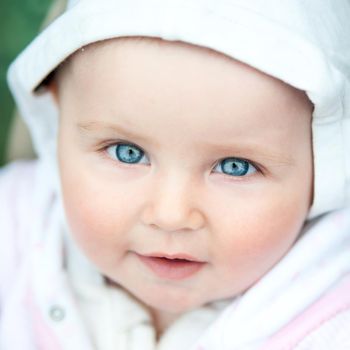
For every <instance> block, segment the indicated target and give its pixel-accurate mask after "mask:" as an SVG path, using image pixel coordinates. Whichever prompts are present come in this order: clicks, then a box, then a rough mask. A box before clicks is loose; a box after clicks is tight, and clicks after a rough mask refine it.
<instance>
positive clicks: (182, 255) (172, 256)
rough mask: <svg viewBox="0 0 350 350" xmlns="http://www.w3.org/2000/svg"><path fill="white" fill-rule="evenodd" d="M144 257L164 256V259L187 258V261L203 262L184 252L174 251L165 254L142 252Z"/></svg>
mask: <svg viewBox="0 0 350 350" xmlns="http://www.w3.org/2000/svg"><path fill="white" fill-rule="evenodd" d="M142 255H143V256H144V257H147V258H165V259H169V260H175V259H178V260H187V261H193V262H203V261H200V260H199V259H197V258H195V257H193V256H191V255H189V254H186V253H174V254H167V253H158V252H155V253H150V254H142Z"/></svg>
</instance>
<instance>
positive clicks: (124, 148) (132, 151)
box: [116, 144, 144, 164]
mask: <svg viewBox="0 0 350 350" xmlns="http://www.w3.org/2000/svg"><path fill="white" fill-rule="evenodd" d="M143 154H144V153H143V151H142V150H141V149H139V148H138V147H136V146H134V145H127V144H119V145H117V148H116V156H117V158H118V160H120V161H121V162H123V163H130V164H134V163H138V162H139V161H140V160H141V159H142V157H143Z"/></svg>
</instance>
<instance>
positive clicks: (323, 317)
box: [261, 276, 350, 350]
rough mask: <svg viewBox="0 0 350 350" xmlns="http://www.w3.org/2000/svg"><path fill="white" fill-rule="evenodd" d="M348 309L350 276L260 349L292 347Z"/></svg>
mask: <svg viewBox="0 0 350 350" xmlns="http://www.w3.org/2000/svg"><path fill="white" fill-rule="evenodd" d="M348 309H350V276H348V277H346V278H345V279H344V280H343V281H342V282H341V283H340V285H338V286H337V287H336V288H335V289H334V290H332V291H331V292H330V293H329V294H327V295H326V296H324V297H322V298H321V299H319V300H318V301H317V302H315V303H314V304H312V305H311V306H310V307H309V308H308V309H307V310H306V311H305V312H303V313H302V314H301V315H300V316H298V317H297V318H295V319H294V320H293V321H292V322H291V323H289V324H288V325H287V326H286V327H284V328H283V329H282V330H281V331H279V332H278V333H277V334H275V335H274V336H272V337H271V338H269V340H268V341H267V342H266V343H265V344H264V345H263V346H262V347H261V350H289V349H293V348H294V347H295V346H296V345H297V344H298V343H300V342H301V341H302V340H303V339H304V338H305V337H306V336H307V335H309V334H310V333H312V332H313V331H315V330H316V329H317V328H318V327H320V326H321V325H322V324H324V323H325V322H327V321H328V320H330V319H331V318H333V317H334V316H336V315H337V314H339V313H341V312H343V311H345V310H348Z"/></svg>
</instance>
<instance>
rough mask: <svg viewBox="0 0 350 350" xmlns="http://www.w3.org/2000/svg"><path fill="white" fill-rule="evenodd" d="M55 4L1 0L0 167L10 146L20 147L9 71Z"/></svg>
mask: <svg viewBox="0 0 350 350" xmlns="http://www.w3.org/2000/svg"><path fill="white" fill-rule="evenodd" d="M51 3H52V0H0V166H1V165H3V164H5V162H6V160H7V158H8V157H11V155H10V154H9V153H11V152H12V150H10V149H11V148H16V147H15V146H16V145H15V143H16V142H17V141H16V140H14V141H12V140H11V141H10V139H9V135H10V134H11V133H13V130H14V129H15V128H16V129H18V128H21V127H22V126H20V125H18V122H17V121H16V118H15V117H14V110H15V108H14V102H13V99H12V97H11V94H10V92H9V90H8V87H7V84H6V71H7V68H8V66H9V64H10V62H11V61H12V60H13V59H14V58H15V57H16V56H17V54H18V53H19V52H20V51H21V50H22V49H23V48H24V47H25V46H26V45H27V44H28V43H29V42H30V41H31V40H32V39H33V38H34V37H35V35H36V34H37V33H38V31H39V30H40V28H41V27H42V26H43V22H44V19H45V18H46V15H47V13H48V10H49V8H50V6H51ZM22 128H23V127H22ZM20 141H21V140H18V142H20ZM28 147H30V146H28ZM29 153H30V152H29Z"/></svg>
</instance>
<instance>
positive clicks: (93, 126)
mask: <svg viewBox="0 0 350 350" xmlns="http://www.w3.org/2000/svg"><path fill="white" fill-rule="evenodd" d="M77 127H78V129H79V130H80V131H81V132H83V133H87V132H88V133H89V132H108V133H110V132H111V131H112V132H115V133H117V134H118V135H120V136H121V137H125V138H126V139H130V140H137V141H143V142H145V143H146V142H148V143H154V140H152V139H149V138H147V137H144V136H143V135H140V134H138V133H135V132H133V131H130V130H127V129H126V128H124V127H122V126H120V125H117V124H114V123H113V124H112V123H106V122H102V121H88V122H81V123H78V124H77ZM200 148H201V149H202V150H203V149H204V150H205V149H206V150H207V151H208V152H213V151H215V152H216V153H224V154H230V153H231V154H232V157H237V158H240V157H242V158H243V159H244V158H247V160H252V159H250V158H258V159H259V158H260V159H262V160H264V161H271V162H273V163H275V164H278V165H282V166H293V165H294V164H295V160H294V158H293V157H288V156H286V155H284V154H281V153H278V152H274V151H270V150H267V151H265V150H262V149H261V145H254V144H249V145H244V146H241V145H237V143H232V142H227V143H225V144H222V143H214V142H208V141H206V142H205V144H201V145H200ZM228 157H230V156H228Z"/></svg>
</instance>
